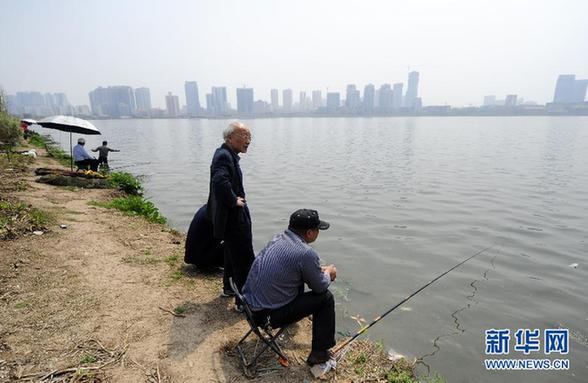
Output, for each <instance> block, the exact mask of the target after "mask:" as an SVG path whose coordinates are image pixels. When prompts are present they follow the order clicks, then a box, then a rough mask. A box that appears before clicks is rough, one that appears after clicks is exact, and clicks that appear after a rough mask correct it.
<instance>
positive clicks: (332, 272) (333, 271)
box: [321, 265, 337, 281]
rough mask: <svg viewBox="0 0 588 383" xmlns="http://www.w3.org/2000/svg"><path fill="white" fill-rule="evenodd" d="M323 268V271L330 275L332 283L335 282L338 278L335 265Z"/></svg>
mask: <svg viewBox="0 0 588 383" xmlns="http://www.w3.org/2000/svg"><path fill="white" fill-rule="evenodd" d="M321 268H322V269H323V271H326V272H328V273H329V276H330V277H331V281H334V280H335V278H337V268H336V267H335V265H329V266H324V267H321Z"/></svg>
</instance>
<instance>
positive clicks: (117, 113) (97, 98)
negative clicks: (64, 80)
mask: <svg viewBox="0 0 588 383" xmlns="http://www.w3.org/2000/svg"><path fill="white" fill-rule="evenodd" d="M64 96H65V95H64ZM89 96H90V105H91V107H92V113H93V114H94V115H96V116H104V117H115V118H118V117H123V116H132V115H133V114H134V113H135V110H136V104H135V93H134V92H133V89H132V88H131V87H130V86H122V85H120V86H109V87H107V88H103V87H98V88H96V89H94V90H93V91H91V92H90V93H89ZM55 102H56V103H57V104H58V105H59V104H61V103H63V102H65V103H67V99H65V100H64V99H63V98H62V97H57V94H56V97H55Z"/></svg>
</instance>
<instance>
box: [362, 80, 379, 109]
mask: <svg viewBox="0 0 588 383" xmlns="http://www.w3.org/2000/svg"><path fill="white" fill-rule="evenodd" d="M375 93H376V88H375V87H374V84H367V85H366V86H365V87H364V88H363V111H364V113H371V112H372V111H373V110H374V98H375V96H376V95H375Z"/></svg>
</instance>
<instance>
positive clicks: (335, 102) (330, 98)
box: [327, 92, 341, 112]
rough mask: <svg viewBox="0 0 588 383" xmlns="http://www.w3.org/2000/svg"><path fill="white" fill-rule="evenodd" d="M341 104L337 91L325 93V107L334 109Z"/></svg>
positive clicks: (330, 109)
mask: <svg viewBox="0 0 588 383" xmlns="http://www.w3.org/2000/svg"><path fill="white" fill-rule="evenodd" d="M340 105H341V95H340V94H339V92H329V93H327V109H328V110H329V111H332V112H333V111H336V110H337V109H339V106H340Z"/></svg>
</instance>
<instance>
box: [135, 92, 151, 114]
mask: <svg viewBox="0 0 588 383" xmlns="http://www.w3.org/2000/svg"><path fill="white" fill-rule="evenodd" d="M135 101H136V102H137V111H138V112H143V113H144V112H148V111H150V110H151V91H150V90H149V88H146V87H141V88H137V89H135Z"/></svg>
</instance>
